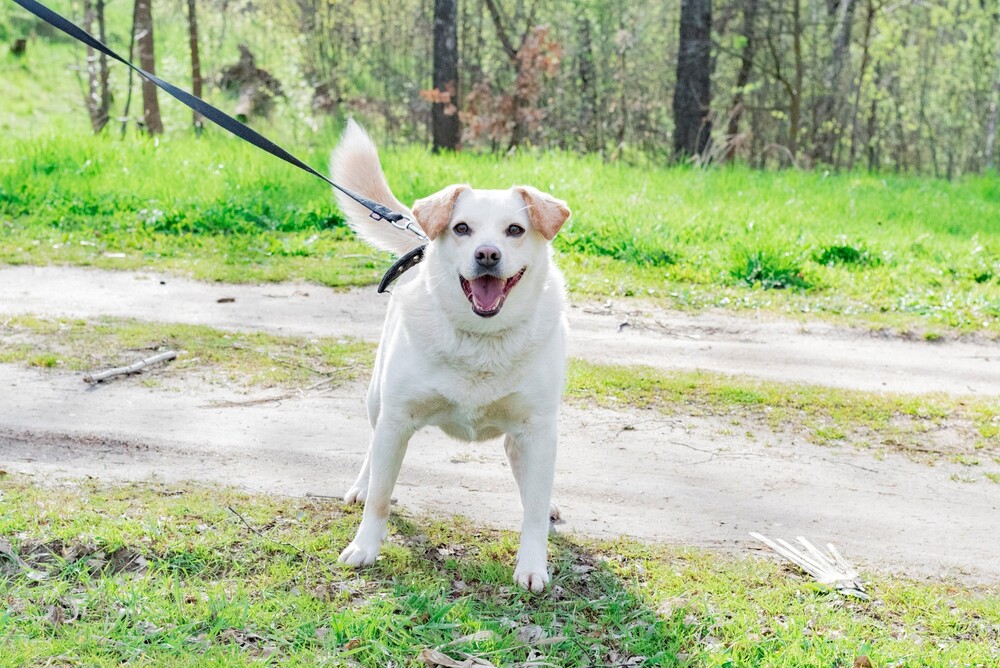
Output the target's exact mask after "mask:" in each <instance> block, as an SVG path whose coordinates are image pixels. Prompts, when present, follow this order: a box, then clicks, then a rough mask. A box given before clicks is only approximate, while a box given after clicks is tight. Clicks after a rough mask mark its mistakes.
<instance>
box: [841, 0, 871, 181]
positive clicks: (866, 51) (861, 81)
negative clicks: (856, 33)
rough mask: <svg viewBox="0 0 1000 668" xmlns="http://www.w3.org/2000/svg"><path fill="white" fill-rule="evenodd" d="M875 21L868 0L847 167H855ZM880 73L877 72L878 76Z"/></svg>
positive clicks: (869, 0) (852, 113)
mask: <svg viewBox="0 0 1000 668" xmlns="http://www.w3.org/2000/svg"><path fill="white" fill-rule="evenodd" d="M874 23H875V1H874V0H868V12H867V14H866V16H865V41H864V42H863V44H862V52H861V73H860V74H859V75H858V87H857V90H856V91H855V93H854V105H853V108H852V112H851V150H850V154H849V156H848V158H847V168H848V169H853V167H854V158H855V155H856V151H857V144H858V116H859V115H860V112H861V89H862V88H863V87H864V85H865V72H866V71H867V69H868V61H869V59H870V48H871V39H872V26H873V25H874ZM877 77H878V75H877V74H876V78H877Z"/></svg>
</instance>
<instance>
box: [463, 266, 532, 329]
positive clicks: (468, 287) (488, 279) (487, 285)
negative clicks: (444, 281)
mask: <svg viewBox="0 0 1000 668" xmlns="http://www.w3.org/2000/svg"><path fill="white" fill-rule="evenodd" d="M525 269H527V267H522V268H521V271H519V272H517V273H516V274H514V275H513V276H511V277H510V278H500V277H499V276H480V277H479V278H473V279H472V280H469V279H467V278H465V277H464V276H461V275H459V277H458V278H459V280H460V281H461V282H462V290H464V291H465V296H466V297H468V298H469V301H470V302H471V303H472V312H473V313H475V314H476V315H478V316H482V317H484V318H490V317H492V316H495V315H496V314H497V313H499V312H500V307H502V306H503V300H504V299H506V298H507V295H508V294H510V291H511V290H512V289H514V286H515V285H517V282H518V281H520V280H521V277H522V276H524V270H525Z"/></svg>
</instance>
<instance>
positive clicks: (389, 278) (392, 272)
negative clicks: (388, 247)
mask: <svg viewBox="0 0 1000 668" xmlns="http://www.w3.org/2000/svg"><path fill="white" fill-rule="evenodd" d="M426 248H427V246H426V245H423V246H417V247H416V248H414V249H413V250H411V251H410V252H409V253H407V254H406V255H403V256H401V257H400V258H399V259H398V260H396V261H395V262H393V263H392V266H391V267H389V270H388V271H386V272H385V276H383V277H382V280H381V281H379V282H378V293H379V294H382V293H383V292H385V291H386V290H388V289H389V286H390V285H392V282H393V281H395V280H396V279H397V278H399V277H400V276H402V275H403V274H405V273H406V271H407V270H409V269H411V268H413V267H414V266H415V265H418V264H420V263H421V262H423V260H424V249H426Z"/></svg>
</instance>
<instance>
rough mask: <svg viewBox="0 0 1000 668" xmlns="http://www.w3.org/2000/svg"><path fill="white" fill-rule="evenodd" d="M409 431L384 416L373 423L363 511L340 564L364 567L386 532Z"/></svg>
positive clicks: (379, 546) (368, 562)
mask: <svg viewBox="0 0 1000 668" xmlns="http://www.w3.org/2000/svg"><path fill="white" fill-rule="evenodd" d="M413 431H414V429H413V428H412V427H410V426H405V425H403V424H401V423H400V422H399V421H392V420H389V419H387V418H386V417H385V416H384V415H383V416H382V417H381V418H380V419H379V421H378V424H377V425H376V426H375V432H374V434H373V435H372V445H371V448H370V450H369V456H368V459H367V464H368V474H369V476H368V477H369V482H368V495H367V498H366V500H365V511H364V514H363V515H362V517H361V526H359V527H358V532H357V534H355V536H354V540H352V541H351V544H350V545H348V546H347V547H346V548H344V551H343V552H341V553H340V558H339V559H338V561H340V562H341V563H343V564H347V565H348V566H366V565H368V564H371V563H373V562H374V561H375V557H377V556H378V552H379V549H380V548H381V547H382V541H383V540H385V537H386V535H387V534H388V529H387V527H388V523H389V505H390V499H391V498H392V488H393V487H395V486H396V478H397V477H399V469H400V467H401V466H402V464H403V455H405V454H406V445H407V443H408V442H409V440H410V436H412V435H413ZM362 471H363V469H362Z"/></svg>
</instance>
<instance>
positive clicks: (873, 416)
mask: <svg viewBox="0 0 1000 668" xmlns="http://www.w3.org/2000/svg"><path fill="white" fill-rule="evenodd" d="M566 394H567V397H568V398H569V399H570V400H571V401H572V400H575V401H583V402H593V403H595V404H597V405H601V406H606V407H610V408H618V409H621V408H626V407H627V408H632V409H635V408H638V409H648V410H655V411H658V412H661V413H665V414H667V415H717V416H718V415H721V416H728V417H734V418H737V419H738V420H739V424H744V423H748V424H749V426H750V427H751V429H752V430H751V432H750V433H752V434H756V435H764V436H766V434H767V432H768V431H770V432H772V433H773V432H789V433H791V434H794V435H796V436H798V437H802V438H805V439H806V440H808V441H811V442H813V443H816V444H819V445H837V444H840V443H843V444H850V445H852V446H854V447H858V448H866V449H871V450H872V451H873V452H874V453H876V454H878V453H879V452H881V451H884V450H889V451H895V452H902V453H905V454H906V455H908V456H909V457H911V458H913V459H915V460H918V461H926V462H936V461H940V460H942V459H950V460H952V461H959V462H960V463H965V464H967V465H968V466H970V467H978V466H980V464H981V460H980V459H979V458H978V457H976V458H971V457H966V458H960V459H956V456H957V455H967V454H969V453H973V452H974V453H976V454H977V455H979V456H981V457H983V458H988V459H992V461H993V463H1000V404H998V403H997V401H996V400H995V399H992V398H975V397H955V396H950V395H945V394H940V395H905V394H893V393H884V392H863V391H857V390H844V389H839V388H832V387H823V386H819V385H804V384H795V383H778V382H773V381H764V380H757V379H753V378H745V377H740V376H728V375H724V374H718V373H709V372H703V371H661V370H658V369H654V368H650V367H635V366H629V367H626V366H612V365H605V364H592V363H589V362H583V361H580V360H573V361H572V362H571V363H570V367H569V376H568V380H567V390H566Z"/></svg>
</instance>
